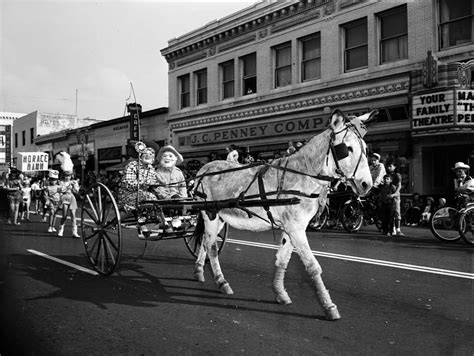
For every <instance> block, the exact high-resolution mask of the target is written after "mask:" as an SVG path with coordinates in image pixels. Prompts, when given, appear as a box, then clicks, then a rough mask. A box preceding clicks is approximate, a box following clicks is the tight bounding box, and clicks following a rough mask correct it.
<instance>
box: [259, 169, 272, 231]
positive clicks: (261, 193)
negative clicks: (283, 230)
mask: <svg viewBox="0 0 474 356" xmlns="http://www.w3.org/2000/svg"><path fill="white" fill-rule="evenodd" d="M263 171H264V170H261V171H260V172H258V173H257V177H258V192H259V197H260V200H262V201H265V200H267V194H266V193H265V184H264V182H263V174H264V173H265V172H263ZM265 171H266V170H265ZM263 208H264V209H265V211H266V212H267V216H268V220H270V222H271V223H272V228H273V227H274V226H275V219H273V215H272V212H271V211H270V207H269V206H268V205H267V204H264V205H263Z"/></svg>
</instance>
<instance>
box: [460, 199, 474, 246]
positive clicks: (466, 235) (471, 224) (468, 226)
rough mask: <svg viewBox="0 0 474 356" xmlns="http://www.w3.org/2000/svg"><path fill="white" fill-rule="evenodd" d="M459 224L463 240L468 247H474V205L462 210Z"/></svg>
mask: <svg viewBox="0 0 474 356" xmlns="http://www.w3.org/2000/svg"><path fill="white" fill-rule="evenodd" d="M458 224H459V234H460V235H461V237H462V239H463V240H464V241H465V242H466V243H467V244H468V245H471V246H474V205H471V206H468V207H467V208H466V209H463V210H461V214H460V215H459V222H458Z"/></svg>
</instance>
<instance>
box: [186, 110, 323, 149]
mask: <svg viewBox="0 0 474 356" xmlns="http://www.w3.org/2000/svg"><path fill="white" fill-rule="evenodd" d="M322 129H324V127H323V119H322V118H320V117H315V118H312V119H299V120H289V121H280V122H269V123H262V124H258V125H251V126H241V127H232V128H227V129H221V130H215V131H208V132H201V133H196V134H193V135H191V145H203V144H208V143H216V142H228V141H237V140H238V141H240V140H245V139H253V138H260V137H269V136H279V135H286V134H291V133H299V132H311V131H317V130H322Z"/></svg>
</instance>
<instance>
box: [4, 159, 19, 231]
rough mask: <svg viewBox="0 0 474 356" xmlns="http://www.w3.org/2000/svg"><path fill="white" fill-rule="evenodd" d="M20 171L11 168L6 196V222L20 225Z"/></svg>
mask: <svg viewBox="0 0 474 356" xmlns="http://www.w3.org/2000/svg"><path fill="white" fill-rule="evenodd" d="M21 188H22V185H21V177H20V171H18V170H17V169H16V168H13V167H12V168H11V169H10V173H9V174H8V180H7V185H6V189H7V198H8V205H9V207H8V208H9V209H8V224H13V225H20V222H19V218H18V215H19V208H20V203H21V201H22V200H23V192H22V190H21Z"/></svg>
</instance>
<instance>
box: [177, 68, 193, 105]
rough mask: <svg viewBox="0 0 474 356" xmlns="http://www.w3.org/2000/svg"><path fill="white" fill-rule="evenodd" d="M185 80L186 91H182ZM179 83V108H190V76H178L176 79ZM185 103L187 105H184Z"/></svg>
mask: <svg viewBox="0 0 474 356" xmlns="http://www.w3.org/2000/svg"><path fill="white" fill-rule="evenodd" d="M185 80H187V87H188V88H187V89H188V90H187V91H184V88H185V85H183V83H184V82H185ZM178 83H179V108H180V109H185V108H189V107H190V106H191V76H190V75H189V73H187V74H183V75H180V76H179V77H178ZM186 103H187V105H185V104H186Z"/></svg>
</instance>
